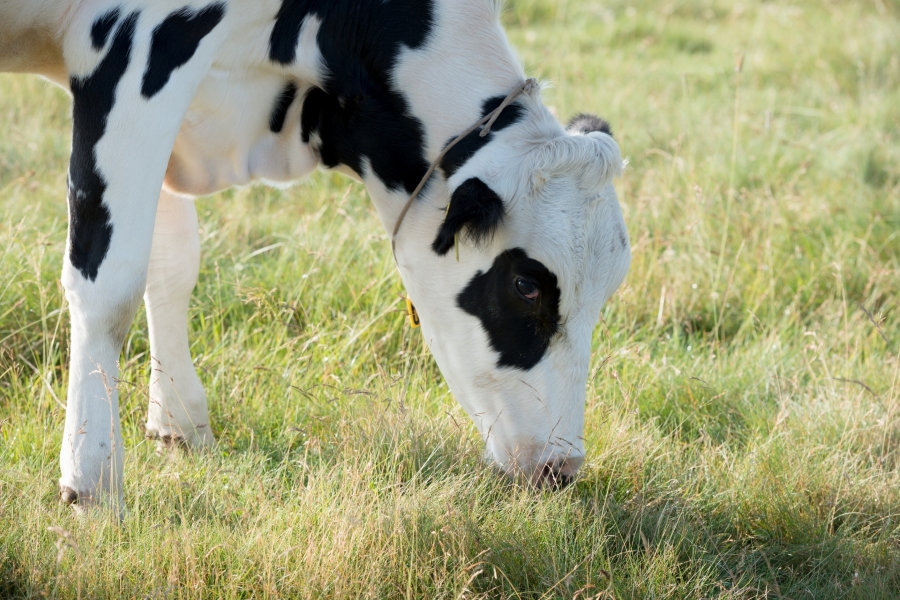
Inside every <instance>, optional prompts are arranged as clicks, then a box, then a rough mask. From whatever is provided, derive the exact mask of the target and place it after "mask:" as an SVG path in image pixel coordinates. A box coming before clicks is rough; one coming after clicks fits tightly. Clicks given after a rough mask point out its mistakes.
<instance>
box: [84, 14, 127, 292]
mask: <svg viewBox="0 0 900 600" xmlns="http://www.w3.org/2000/svg"><path fill="white" fill-rule="evenodd" d="M137 19H138V13H137V12H134V13H132V14H131V15H129V16H128V18H127V19H125V21H123V22H122V24H121V25H120V26H119V29H118V30H117V31H116V34H115V36H114V37H113V41H112V44H111V45H110V48H109V52H108V53H107V54H106V56H105V57H104V58H103V60H102V61H100V64H99V65H98V66H97V68H96V69H95V70H94V72H93V73H91V74H90V75H89V76H88V77H85V78H81V79H79V78H77V77H73V78H72V79H71V80H70V81H69V87H70V89H71V90H72V100H73V103H72V120H73V122H74V127H73V131H72V156H71V158H70V160H69V185H68V187H69V239H70V244H71V245H70V249H69V260H70V261H71V262H72V266H74V267H75V268H76V269H78V270H79V271H80V272H81V274H82V275H84V277H85V278H87V279H90V280H91V281H94V280H96V279H97V271H98V270H99V268H100V264H101V263H102V262H103V259H104V258H106V253H107V251H109V243H110V240H111V238H112V224H111V223H110V214H109V209H107V208H106V206H105V205H104V204H103V194H104V192H105V191H106V180H105V179H104V178H103V175H101V173H100V172H99V170H98V169H97V157H96V154H95V152H94V149H95V147H96V145H97V142H99V141H100V138H102V137H103V134H104V133H105V132H106V121H107V119H108V117H109V113H110V111H111V110H112V108H113V104H114V103H115V98H116V87H117V86H118V84H119V81H120V80H121V79H122V76H123V75H124V74H125V70H126V69H127V68H128V63H129V62H130V60H131V44H132V40H133V38H134V30H135V25H136V23H137Z"/></svg>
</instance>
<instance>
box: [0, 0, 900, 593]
mask: <svg viewBox="0 0 900 600" xmlns="http://www.w3.org/2000/svg"><path fill="white" fill-rule="evenodd" d="M504 20H505V22H506V25H507V27H508V30H509V35H510V37H511V39H512V40H513V42H514V43H515V44H516V45H517V46H518V48H519V50H520V53H521V56H522V58H523V60H524V62H525V63H526V65H527V67H528V72H529V73H530V74H533V75H536V76H539V77H542V78H544V79H547V80H550V81H552V82H553V83H554V84H555V87H553V88H551V89H549V90H547V91H546V93H545V97H546V101H547V103H548V104H549V105H552V106H554V107H555V109H556V110H557V111H558V113H559V114H560V115H561V116H562V117H563V118H567V117H569V116H571V115H573V114H574V113H576V112H580V111H583V110H587V111H594V112H597V113H600V114H602V115H603V116H605V117H607V118H608V119H609V120H610V122H611V123H612V125H613V129H614V130H615V132H616V136H617V138H618V140H619V143H620V145H621V147H622V151H623V154H624V155H625V156H628V157H630V167H629V169H628V170H627V172H626V174H625V176H624V178H622V179H621V180H619V181H618V183H617V187H618V189H619V193H620V197H621V199H622V205H623V210H624V213H625V219H626V222H627V224H628V227H629V232H630V235H631V239H632V243H633V247H634V260H633V264H632V268H631V272H630V273H629V275H628V278H627V280H626V282H625V284H624V286H623V287H622V289H621V290H620V291H619V292H618V293H617V294H616V295H615V296H614V297H613V298H612V300H611V301H610V303H609V304H608V305H607V307H606V308H605V309H604V311H603V323H602V324H601V325H600V326H599V328H598V329H597V332H596V335H595V340H594V349H595V351H594V356H593V365H592V369H591V376H590V380H589V384H588V399H587V427H586V439H587V452H588V459H587V463H586V465H585V467H584V468H583V469H582V471H581V475H580V477H579V479H578V481H577V483H576V484H575V485H574V486H572V487H571V488H569V489H567V490H565V491H563V492H559V493H540V492H534V491H530V490H527V489H520V488H516V487H512V486H510V485H508V484H506V483H505V482H503V481H501V480H499V479H498V478H496V477H495V476H493V475H492V474H491V473H490V472H489V471H487V470H486V469H484V468H483V467H482V466H481V464H480V460H479V457H480V452H481V449H480V443H479V441H478V436H477V433H476V432H475V430H474V427H473V426H472V425H471V423H470V422H469V420H468V418H467V417H466V416H465V414H464V413H463V411H462V410H461V409H460V408H459V407H458V406H457V405H456V403H455V401H454V400H453V398H452V396H451V395H450V394H449V392H448V391H447V387H446V385H445V384H444V383H443V381H442V379H441V377H440V373H439V371H438V369H437V367H436V366H435V364H434V362H433V360H432V359H431V357H430V356H429V354H428V352H427V350H426V349H425V347H424V345H423V343H422V341H421V340H420V339H419V334H418V333H417V332H416V331H412V330H410V329H408V328H407V327H406V326H405V324H404V318H403V313H402V305H401V303H400V302H399V301H398V294H399V293H401V292H402V288H401V284H400V282H399V277H398V276H397V275H396V274H395V272H394V267H393V263H392V260H391V258H390V248H389V243H388V241H387V236H386V234H385V233H384V231H383V230H382V229H381V228H380V226H379V225H378V222H377V219H376V217H375V215H374V211H373V209H372V207H371V204H370V203H369V201H368V199H367V198H366V194H365V190H364V189H363V188H362V187H361V186H359V185H358V184H355V183H351V182H350V181H349V180H348V179H345V178H342V177H340V176H336V175H331V174H324V173H320V174H317V175H315V176H314V177H313V178H312V179H311V180H310V181H309V182H307V183H303V184H301V185H298V186H296V187H294V188H291V189H290V190H287V191H276V190H267V189H263V188H253V189H250V190H243V191H233V192H228V193H225V194H220V195H217V196H214V197H211V198H207V199H204V200H202V201H200V202H199V203H198V206H199V213H200V221H201V230H202V238H203V250H204V255H203V265H202V271H201V275H200V283H199V285H198V288H197V290H196V292H195V295H194V301H193V304H192V307H191V328H192V332H191V340H192V351H193V355H194V357H195V361H196V364H197V366H198V368H199V371H200V374H201V379H202V380H203V382H204V384H205V385H206V388H207V391H208V393H209V397H210V401H211V411H212V420H213V421H212V422H213V425H214V428H215V430H216V432H217V434H218V439H219V440H220V445H219V446H218V447H217V449H216V450H215V451H213V452H210V453H204V454H189V455H175V456H171V457H166V458H160V457H157V456H156V455H155V453H154V447H153V445H152V444H151V443H149V442H147V441H145V440H144V439H143V437H142V431H143V426H142V423H143V419H144V415H145V413H146V405H147V397H146V389H147V385H148V340H147V334H146V331H145V321H144V317H143V315H139V316H138V318H137V319H136V321H135V324H134V326H133V328H132V330H131V333H130V335H129V336H128V339H127V342H126V345H125V350H124V354H123V363H122V364H123V370H122V380H123V383H122V385H121V386H120V391H121V392H120V393H121V404H122V419H123V430H124V435H125V438H126V446H127V448H126V478H127V480H126V488H125V497H126V502H127V504H128V508H129V512H128V513H127V515H126V517H125V519H124V522H123V523H122V524H121V525H117V524H116V523H115V522H114V521H113V519H112V518H110V517H108V516H105V515H103V514H95V515H93V516H92V517H91V518H89V519H78V518H76V517H75V515H74V514H73V513H72V512H71V511H70V509H68V508H67V507H64V506H61V505H60V504H59V503H58V502H57V499H56V497H57V489H56V479H57V477H58V475H59V473H58V466H57V452H58V448H59V444H60V437H61V433H62V428H63V413H62V410H61V408H60V405H59V401H60V400H63V401H64V396H65V382H66V380H67V372H66V362H67V355H68V347H67V337H68V317H67V314H66V313H65V312H64V311H60V308H61V306H62V304H63V299H62V294H61V288H60V285H59V283H58V282H57V280H58V274H59V271H60V268H61V255H62V251H63V247H64V242H65V227H66V213H65V202H64V187H65V171H66V161H67V154H68V144H69V135H70V134H69V117H68V112H69V108H68V100H67V98H66V96H65V95H64V94H63V93H62V92H60V91H58V90H56V89H54V88H52V87H51V86H50V85H48V84H46V83H43V82H41V81H40V80H38V79H35V78H23V77H12V76H3V77H0V205H2V214H3V217H4V218H3V221H2V224H0V597H3V598H6V597H9V598H32V597H35V598H36V597H61V598H74V597H80V598H277V597H284V598H295V597H311V598H335V597H370V598H401V597H402V598H460V597H467V598H475V597H484V598H576V597H577V598H579V599H585V598H591V597H594V598H617V599H623V598H686V599H697V598H742V599H743V598H794V599H799V598H860V599H865V600H875V599H877V598H896V597H898V596H900V470H898V468H900V447H898V444H900V361H898V351H900V324H898V307H897V300H898V297H900V3H898V2H897V1H896V0H872V1H865V2H863V1H859V2H851V1H849V0H843V1H841V0H826V1H824V2H813V1H812V0H809V1H802V0H799V1H795V2H792V3H786V2H780V1H775V0H772V1H769V2H745V3H742V4H741V5H740V6H737V5H735V4H734V3H730V2H721V1H718V0H682V1H679V2H671V3H656V2H650V1H649V0H635V1H631V2H624V1H620V0H611V1H609V2H604V3H600V2H593V1H588V0H584V1H580V2H579V1H576V0H560V1H558V2H550V1H549V0H516V1H514V2H511V3H510V6H509V8H508V11H507V13H506V14H505V16H504ZM741 59H742V66H743V68H742V71H741V72H740V73H737V72H736V70H735V67H736V65H737V64H738V63H739V62H741ZM276 244H277V246H274V247H272V248H271V249H270V250H268V251H266V252H264V253H261V254H258V255H252V253H253V252H254V251H255V250H258V249H261V248H264V247H268V246H273V245H276ZM49 528H54V529H52V530H51V529H49ZM59 548H62V549H63V550H61V551H60V550H59Z"/></svg>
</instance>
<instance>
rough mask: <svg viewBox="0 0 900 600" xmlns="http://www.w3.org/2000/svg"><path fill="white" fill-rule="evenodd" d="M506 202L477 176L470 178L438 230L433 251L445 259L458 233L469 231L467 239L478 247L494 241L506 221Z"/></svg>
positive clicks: (432, 246) (454, 199) (455, 194)
mask: <svg viewBox="0 0 900 600" xmlns="http://www.w3.org/2000/svg"><path fill="white" fill-rule="evenodd" d="M503 216H504V211H503V200H502V199H501V198H500V196H498V195H497V193H496V192H495V191H494V190H492V189H491V188H489V187H488V186H487V184H486V183H484V182H483V181H482V180H480V179H478V178H477V177H472V178H471V179H467V180H466V181H465V182H463V184H462V185H460V186H459V187H458V188H456V190H455V191H454V192H453V195H452V196H451V197H450V206H449V207H448V208H447V216H446V217H444V222H443V223H442V224H441V228H440V229H439V230H438V234H437V237H436V238H435V239H434V242H433V243H432V244H431V249H432V250H434V251H435V252H436V253H437V254H438V255H439V256H443V255H445V254H447V252H449V251H450V248H452V247H453V244H454V242H455V239H456V236H457V234H459V233H460V232H462V230H463V229H465V235H466V238H467V239H469V240H472V241H473V242H475V243H476V244H478V243H482V242H484V241H485V240H488V239H490V238H491V237H492V236H493V235H494V231H496V230H497V227H499V226H500V223H502V222H503Z"/></svg>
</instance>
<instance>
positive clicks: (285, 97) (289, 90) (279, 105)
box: [269, 83, 297, 133]
mask: <svg viewBox="0 0 900 600" xmlns="http://www.w3.org/2000/svg"><path fill="white" fill-rule="evenodd" d="M296 99H297V86H296V85H294V84H293V83H288V84H287V85H286V86H284V89H283V90H281V93H279V94H278V97H276V98H275V106H273V107H272V114H270V115H269V130H270V131H271V132H272V133H281V130H282V129H284V120H285V119H286V118H287V112H288V109H289V108H290V107H291V104H293V103H294V100H296Z"/></svg>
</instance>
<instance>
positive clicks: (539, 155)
mask: <svg viewBox="0 0 900 600" xmlns="http://www.w3.org/2000/svg"><path fill="white" fill-rule="evenodd" d="M530 161H531V164H530V172H531V180H532V186H533V188H534V189H535V190H537V189H540V188H541V186H542V185H543V184H544V183H545V182H546V181H547V180H549V179H552V178H553V177H557V176H559V175H563V174H572V175H575V176H576V177H577V178H578V180H579V182H580V183H579V185H580V186H581V187H582V188H583V189H586V190H595V189H600V188H602V187H604V186H605V185H606V184H608V183H609V182H610V181H612V179H613V177H617V176H619V175H621V174H622V167H623V165H622V155H621V154H620V153H619V145H618V144H617V143H616V141H615V140H614V139H612V137H610V136H609V134H607V133H604V132H602V131H591V132H589V133H573V132H569V134H568V135H561V136H559V137H558V138H554V139H552V140H550V141H548V142H545V143H543V144H541V145H540V146H538V147H537V148H535V149H534V150H532V151H531V153H530Z"/></svg>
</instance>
